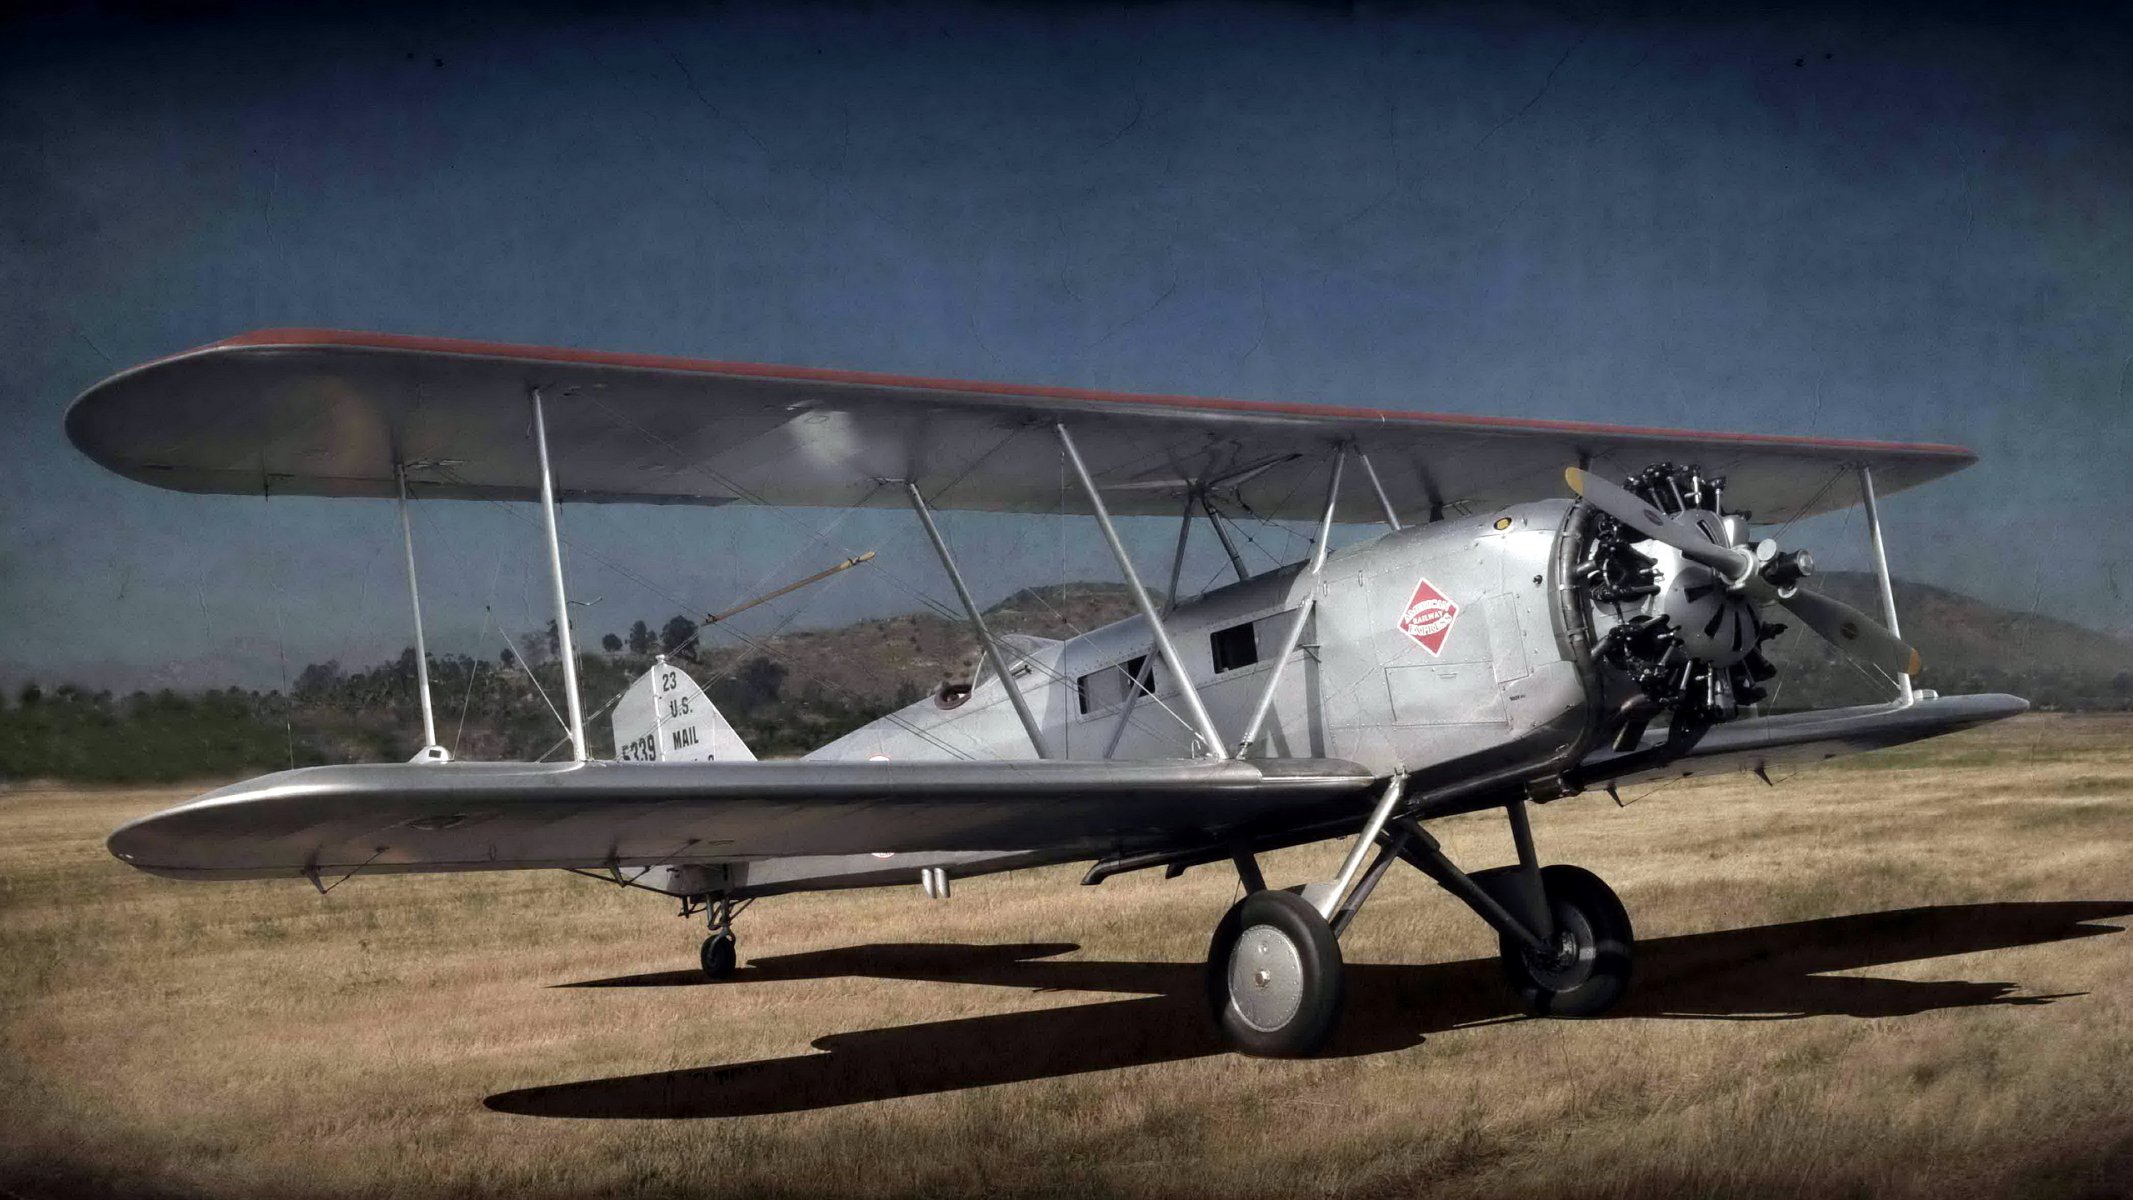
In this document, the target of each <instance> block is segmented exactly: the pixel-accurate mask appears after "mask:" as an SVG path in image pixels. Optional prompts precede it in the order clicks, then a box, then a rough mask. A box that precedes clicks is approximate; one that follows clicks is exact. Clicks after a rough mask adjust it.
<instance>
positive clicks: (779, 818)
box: [110, 759, 1374, 879]
mask: <svg viewBox="0 0 2133 1200" xmlns="http://www.w3.org/2000/svg"><path fill="white" fill-rule="evenodd" d="M1373 783H1374V780H1373V779H1372V777H1371V775H1370V773H1369V772H1368V771H1366V770H1364V769H1363V768H1362V767H1359V766H1356V765H1355V764H1353V763H1348V762H1341V761H1338V760H1330V759H1286V760H1267V761H1260V762H1242V761H1229V762H1210V761H1191V760H1175V761H1159V762H954V763H946V762H930V763H820V762H763V763H756V762H666V763H612V762H587V763H449V764H415V763H381V764H363V765H353V766H334V767H310V768H305V769H302V770H295V771H282V772H277V773H275V774H272V775H265V776H261V777H260V778H258V779H253V780H248V781H246V782H244V783H239V784H235V785H233V786H231V787H227V788H223V789H222V790H220V791H217V792H211V793H209V794H208V795H206V796H202V797H201V798H199V799H198V800H195V801H193V802H191V803H189V804H185V805H182V806H180V807H178V808H173V809H170V810H168V811H166V812H161V813H157V814H155V815H153V816H149V817H144V818H142V819H141V820H138V821H135V822H133V823H131V824H129V825H126V826H124V827H122V828H120V829H119V830H118V831H117V832H115V833H113V834H112V835H111V838H110V847H111V852H112V853H113V854H115V855H117V856H118V857H119V858H120V859H122V860H123V861H125V862H127V863H129V864H131V865H133V866H135V867H138V868H140V869H141V870H143V871H147V872H149V873H151V874H156V875H165V876H170V877H172V878H178V879H265V878H277V877H290V878H294V877H298V876H307V877H312V878H314V879H315V878H316V877H317V876H319V875H322V874H323V875H337V874H344V873H347V872H351V871H363V872H365V873H371V872H414V871H444V872H449V871H478V870H500V869H512V868H535V867H571V868H578V869H584V870H597V869H606V868H622V867H646V866H655V865H687V864H692V863H706V864H708V863H722V862H739V861H747V860H752V859H759V858H780V857H787V856H795V855H823V854H863V853H869V852H871V853H878V854H885V853H908V852H923V851H954V850H1002V849H1009V848H1013V849H1017V850H1028V851H1035V852H1042V853H1043V856H1044V857H1045V858H1046V859H1047V860H1049V861H1057V862H1071V861H1077V860H1080V859H1087V858H1096V857H1100V856H1102V855H1105V854H1111V853H1116V852H1119V851H1122V850H1144V849H1151V848H1157V847H1162V846H1170V845H1181V844H1184V845H1198V844H1203V843H1206V842H1208V841H1211V840H1221V839H1224V838H1229V837H1249V836H1251V835H1253V834H1255V833H1258V832H1260V831H1262V830H1266V829H1271V828H1278V827H1282V826H1285V825H1293V824H1296V823H1299V822H1300V821H1302V820H1306V819H1311V818H1318V819H1323V818H1325V817H1328V816H1336V815H1340V814H1345V813H1348V812H1350V811H1353V812H1355V813H1357V814H1360V813H1361V812H1363V811H1364V810H1365V809H1367V808H1368V807H1369V802H1370V796H1371V791H1372V785H1373Z"/></svg>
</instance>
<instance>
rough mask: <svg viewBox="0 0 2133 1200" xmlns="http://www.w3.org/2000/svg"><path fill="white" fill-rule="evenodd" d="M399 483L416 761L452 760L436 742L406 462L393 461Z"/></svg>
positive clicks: (435, 718) (427, 651) (395, 476)
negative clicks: (417, 726)
mask: <svg viewBox="0 0 2133 1200" xmlns="http://www.w3.org/2000/svg"><path fill="white" fill-rule="evenodd" d="M393 480H394V482H396V483H398V484H399V485H400V545H401V547H402V548H403V549H405V550H406V551H407V602H408V604H409V605H410V606H411V607H412V608H413V609H414V610H415V689H416V691H417V692H419V693H420V694H421V696H422V752H421V753H420V754H417V755H416V756H415V761H416V762H450V761H452V755H451V752H450V751H448V750H446V749H445V748H444V747H443V746H440V745H438V744H437V715H436V713H435V712H433V711H432V710H431V708H430V651H429V646H428V645H427V644H425V643H424V641H423V640H422V588H421V586H420V585H419V584H417V583H416V582H415V529H414V526H413V525H412V524H410V523H409V521H408V519H407V466H406V464H404V463H400V462H395V463H393Z"/></svg>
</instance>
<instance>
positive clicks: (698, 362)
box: [144, 329, 1977, 462]
mask: <svg viewBox="0 0 2133 1200" xmlns="http://www.w3.org/2000/svg"><path fill="white" fill-rule="evenodd" d="M275 347H280V348H286V349H294V348H299V347H319V348H326V347H347V348H351V349H358V350H378V351H388V352H398V353H414V354H457V355H465V356H468V357H474V358H505V359H517V360H520V361H524V362H543V363H559V364H569V365H575V366H603V367H628V368H635V369H638V370H646V371H676V372H684V373H689V374H698V375H724V376H728V377H733V378H740V379H776V380H805V381H809V382H814V383H829V384H844V385H850V386H860V387H878V388H898V389H908V390H916V391H935V392H954V393H960V394H964V395H972V396H992V397H999V398H1006V399H1017V400H1060V401H1068V402H1075V403H1095V404H1121V405H1144V406H1145V405H1158V406H1164V407H1169V408H1181V409H1200V410H1205V411H1214V412H1234V413H1252V414H1259V415H1262V416H1267V417H1306V418H1316V419H1320V420H1327V419H1333V420H1351V421H1382V422H1386V423H1404V424H1418V425H1450V426H1463V427H1466V428H1469V429H1477V430H1502V431H1504V432H1508V433H1558V434H1573V435H1585V436H1590V437H1613V438H1641V439H1668V440H1679V441H1692V442H1725V443H1733V444H1738V445H1746V446H1767V447H1771V448H1793V449H1814V450H1861V451H1873V452H1877V453H1882V454H1901V455H1908V456H1914V457H1923V458H1959V459H1962V460H1963V461H1965V462H1974V461H1976V459H1977V455H1976V454H1974V453H1972V452H1971V451H1970V450H1968V449H1966V448H1965V447H1962V446H1951V445H1946V444H1943V443H1935V442H1881V441H1863V440H1857V439H1850V438H1819V437H1795V436H1784V435H1774V434H1758V433H1719V432H1712V431H1708V430H1698V429H1672V428H1662V427H1640V426H1634V425H1605V424H1599V423H1595V422H1589V421H1558V420H1546V419H1536V418H1526V417H1495V416H1481V415H1471V416H1470V415H1465V414H1459V413H1437V412H1410V411H1406V410H1396V409H1382V408H1354V407H1348V406H1343V405H1332V404H1283V403H1277V402H1273V401H1266V400H1228V399H1223V398H1220V397H1214V396H1179V395H1168V394H1163V393H1138V392H1111V391H1100V390H1096V389H1089V388H1070V387H1051V386H1046V385H1042V384H1018V383H997V382H992V381H988V380H974V379H935V378H930V377H927V376H922V375H894V374H884V373H879V372H872V371H844V370H836V369H833V368H828V367H791V366H780V365H777V364H771V363H743V362H721V361H718V360H714V359H698V358H681V357H677V356H674V355H666V354H627V353H617V352H614V351H607V350H575V349H570V348H567V347H558V346H528V345H521V344H517V343H512V342H481V341H470V340H465V339H461V338H442V337H426V336H421V335H415V334H397V333H365V332H360V331H354V330H345V329H256V330H253V331H251V332H249V333H240V334H238V335H237V336H235V337H230V338H224V339H223V340H221V341H219V342H210V343H209V344H207V345H205V346H200V347H196V348H194V349H192V350H186V351H182V352H180V353H178V354H173V355H170V356H168V357H165V358H160V359H156V360H154V361H153V362H151V363H148V364H144V365H146V366H154V365H157V364H159V363H167V362H172V361H175V360H178V359H184V358H191V357H193V356H195V355H202V354H211V353H215V352H218V351H225V350H245V349H262V348H275Z"/></svg>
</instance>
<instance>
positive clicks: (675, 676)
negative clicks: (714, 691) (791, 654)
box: [613, 655, 755, 762]
mask: <svg viewBox="0 0 2133 1200" xmlns="http://www.w3.org/2000/svg"><path fill="white" fill-rule="evenodd" d="M613 721H614V731H615V757H616V758H618V759H621V760H623V761H624V762H705V761H711V760H716V761H718V762H729V761H730V762H754V761H755V755H754V754H752V753H750V752H749V749H748V747H747V746H746V745H745V744H743V743H742V741H741V737H740V735H739V734H737V733H735V732H733V726H732V725H731V724H729V723H727V721H726V718H725V717H723V716H721V715H720V714H719V711H718V709H716V708H713V707H712V705H711V699H710V697H708V696H706V695H704V690H703V689H702V688H700V687H697V686H696V681H695V680H694V679H691V678H689V673H688V672H687V671H684V670H682V669H681V668H680V667H677V666H675V665H673V664H672V663H669V662H668V661H667V660H666V656H665V655H661V656H660V657H659V658H658V660H657V661H655V662H654V663H653V664H652V669H651V670H649V671H646V672H645V673H644V674H643V675H642V676H640V677H639V678H638V680H637V682H635V683H633V684H631V685H630V687H629V690H628V691H626V692H624V693H622V699H621V700H619V701H617V702H616V703H615V715H614V718H613Z"/></svg>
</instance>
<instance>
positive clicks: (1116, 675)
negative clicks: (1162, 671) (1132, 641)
mask: <svg viewBox="0 0 2133 1200" xmlns="http://www.w3.org/2000/svg"><path fill="white" fill-rule="evenodd" d="M1143 672H1145V674H1143ZM1136 690H1137V691H1139V692H1140V693H1141V694H1142V695H1144V696H1152V695H1154V694H1155V669H1154V667H1153V666H1152V665H1151V664H1150V663H1149V661H1148V656H1147V655H1145V654H1141V655H1136V656H1134V657H1132V658H1129V659H1127V660H1126V661H1124V662H1122V663H1120V664H1118V665H1117V666H1115V667H1105V668H1104V669H1103V670H1101V671H1091V672H1089V673H1088V674H1086V675H1084V676H1082V677H1081V678H1079V679H1076V680H1075V681H1074V693H1075V696H1076V699H1077V700H1078V702H1079V704H1080V708H1081V711H1082V712H1084V713H1092V712H1100V711H1102V710H1103V709H1106V708H1110V707H1111V706H1112V705H1114V704H1121V703H1124V702H1125V699H1126V697H1127V696H1128V695H1130V694H1132V693H1133V692H1134V691H1136Z"/></svg>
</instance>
